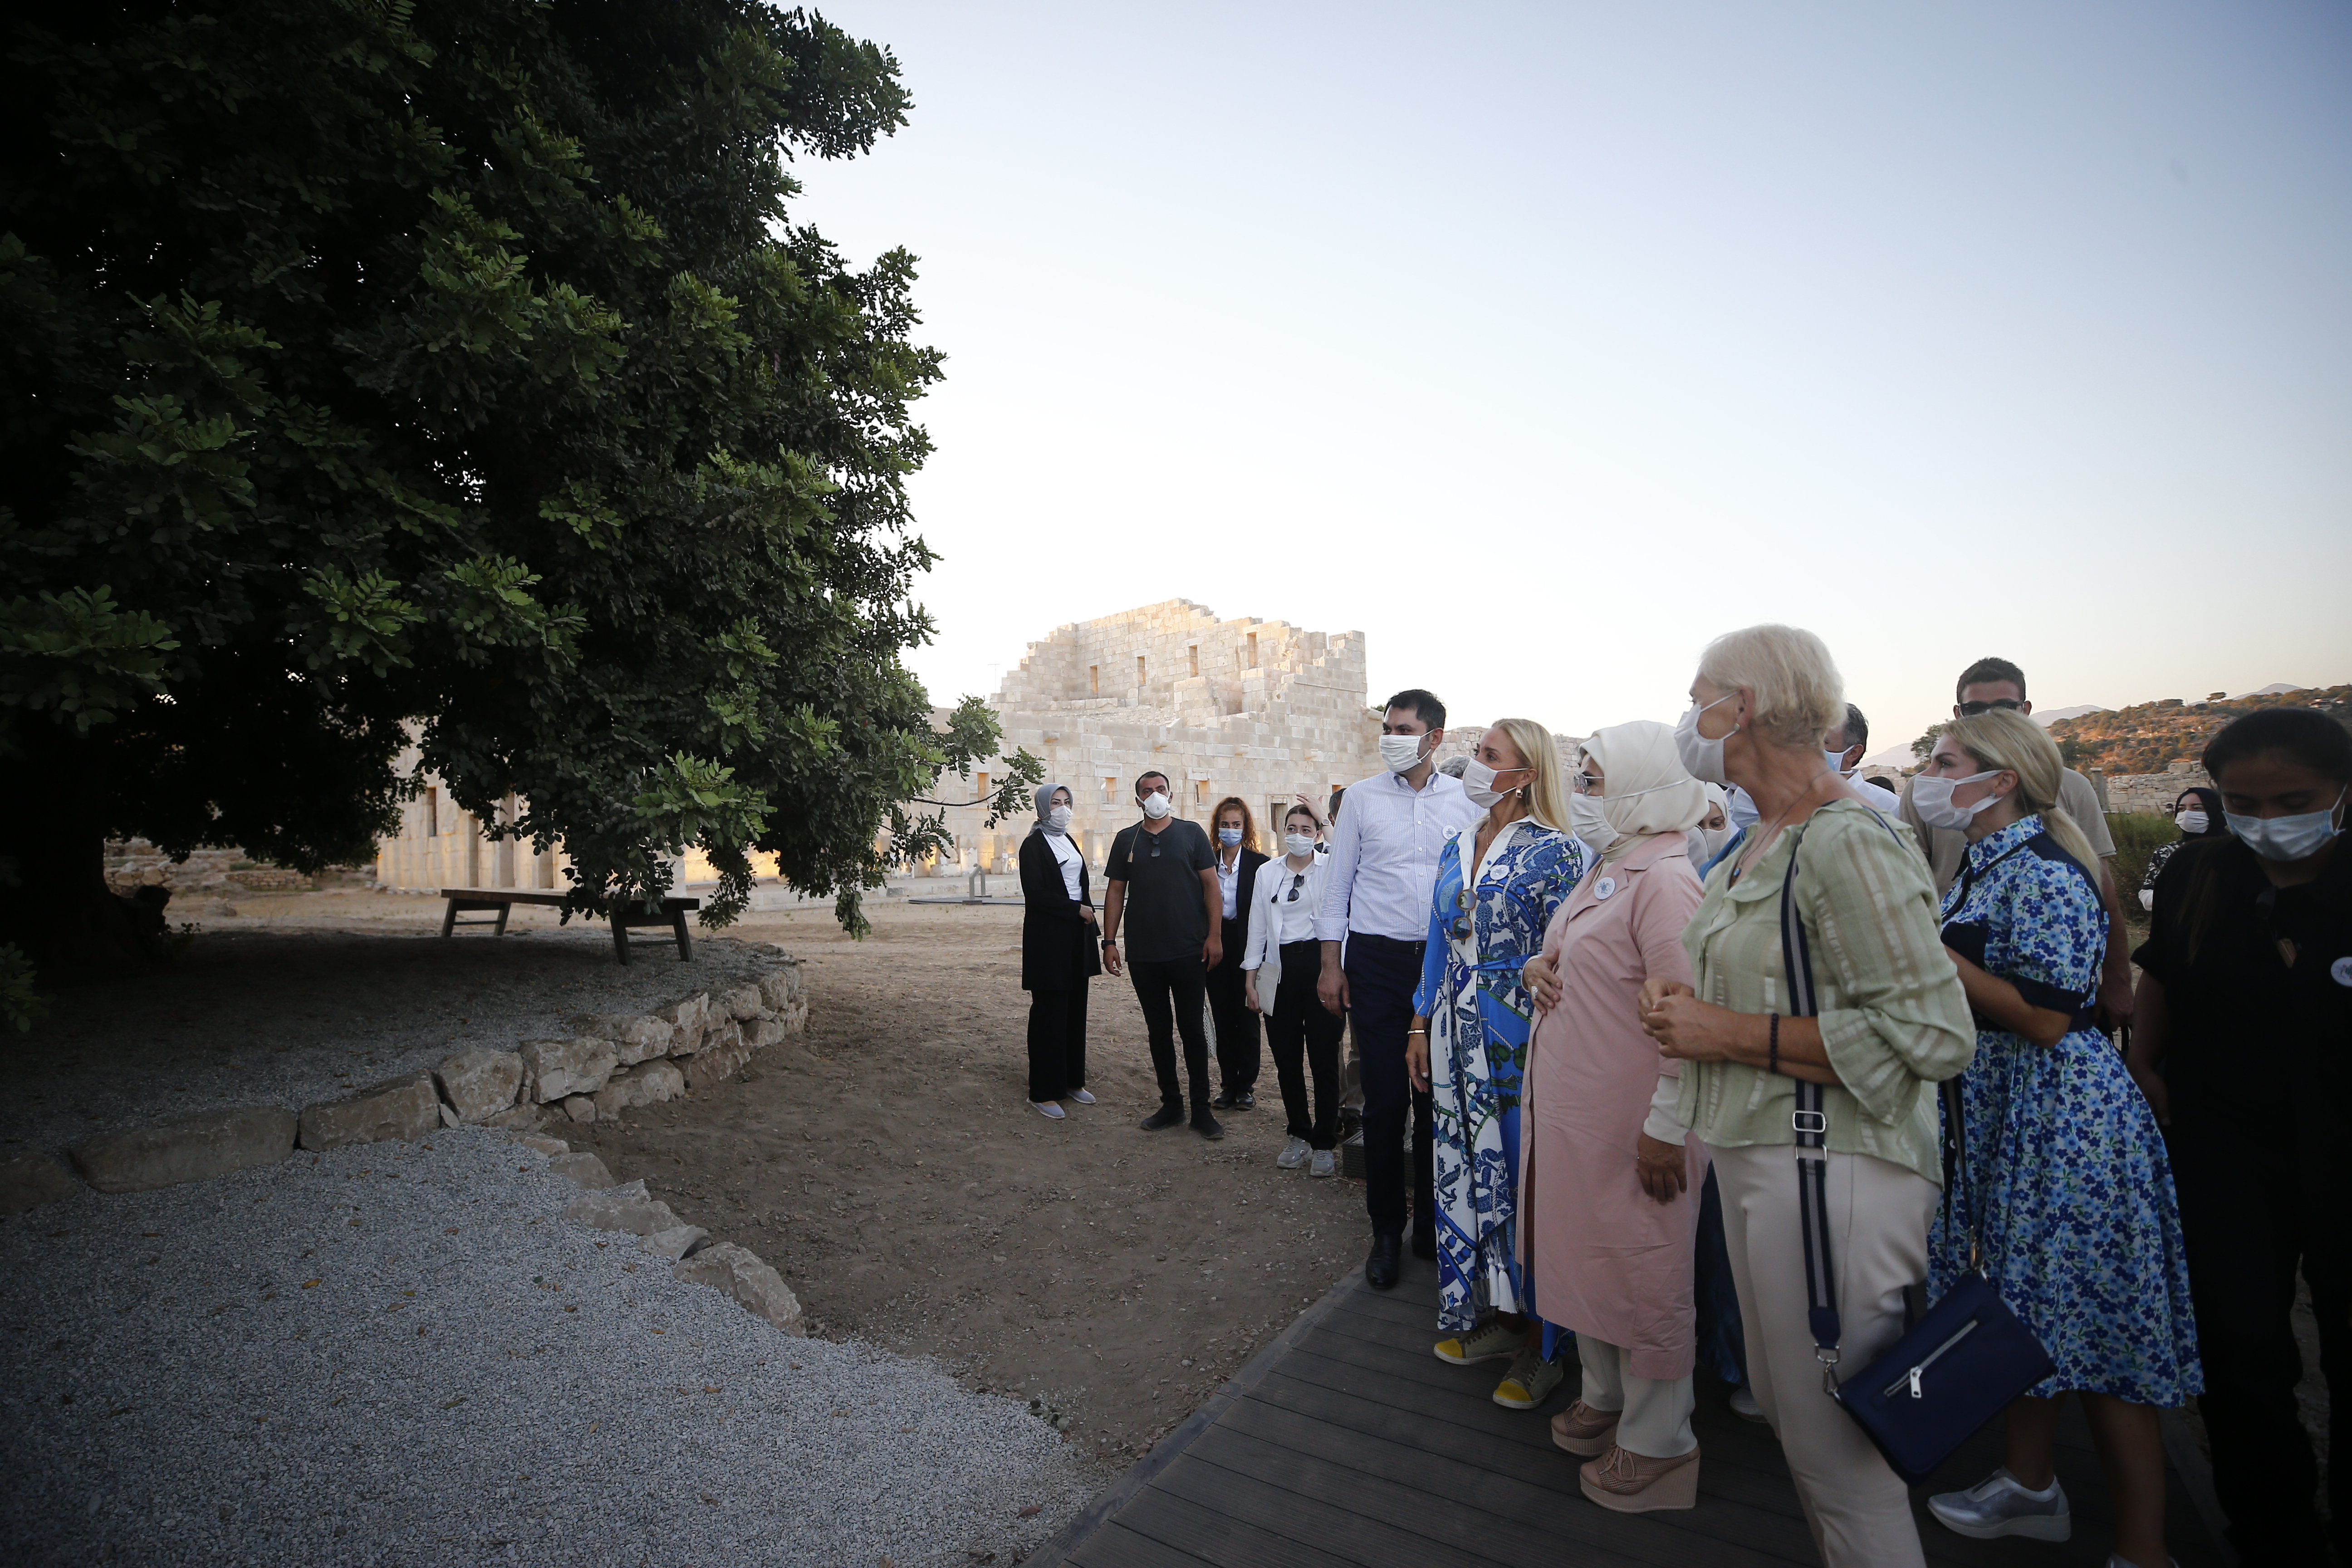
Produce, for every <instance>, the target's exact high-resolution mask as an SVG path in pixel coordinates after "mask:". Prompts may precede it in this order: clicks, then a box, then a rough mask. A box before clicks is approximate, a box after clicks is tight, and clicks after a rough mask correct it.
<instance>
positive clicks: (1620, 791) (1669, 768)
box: [1581, 719, 1706, 866]
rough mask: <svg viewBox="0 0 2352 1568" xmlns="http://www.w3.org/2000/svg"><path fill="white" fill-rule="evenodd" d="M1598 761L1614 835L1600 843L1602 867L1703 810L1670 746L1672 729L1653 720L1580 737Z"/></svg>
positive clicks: (1702, 795) (1697, 789)
mask: <svg viewBox="0 0 2352 1568" xmlns="http://www.w3.org/2000/svg"><path fill="white" fill-rule="evenodd" d="M1581 750H1582V752H1583V754H1584V755H1586V756H1588V757H1590V758H1591V759H1592V760H1593V761H1594V762H1596V763H1600V764H1601V773H1602V775H1603V777H1602V781H1601V815H1602V816H1605V817H1606V818H1608V821H1609V826H1610V827H1611V828H1612V830H1613V831H1614V832H1615V834H1616V837H1615V838H1614V839H1613V840H1612V841H1611V842H1610V843H1608V844H1605V845H1603V846H1601V864H1602V865H1603V866H1606V865H1609V864H1611V863H1612V862H1614V861H1618V860H1622V859H1623V858H1625V857H1626V856H1628V855H1630V854H1632V853H1633V851H1634V850H1635V849H1638V848H1640V847H1641V845H1642V840H1643V839H1644V838H1649V837H1654V836H1655V835H1657V834H1661V833H1680V832H1682V831H1684V830H1685V828H1688V827H1690V826H1692V825H1693V824H1695V823H1696V822H1697V821H1698V819H1699V818H1700V817H1702V816H1706V789H1705V788H1704V787H1703V786H1702V785H1701V784H1699V782H1698V781H1697V780H1696V779H1695V778H1693V777H1691V776H1690V772H1689V770H1688V769H1686V768H1685V767H1684V766H1683V764H1682V759H1681V757H1680V756H1678V755H1677V754H1676V753H1675V729H1674V726H1673V725H1671V724H1661V723H1659V722H1657V721H1655V720H1654V719H1636V720H1634V721H1633V722H1632V723H1630V724H1612V725H1611V726H1609V728H1607V729H1605V730H1602V731H1599V732H1597V733H1596V734H1594V735H1593V737H1592V738H1591V740H1589V741H1587V742H1584V745H1583V746H1582V748H1581Z"/></svg>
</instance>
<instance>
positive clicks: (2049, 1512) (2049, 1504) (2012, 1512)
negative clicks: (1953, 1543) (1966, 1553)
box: [1927, 1469, 2074, 1541]
mask: <svg viewBox="0 0 2352 1568" xmlns="http://www.w3.org/2000/svg"><path fill="white" fill-rule="evenodd" d="M1927 1511H1928V1512H1930V1513H1932V1514H1934V1515H1935V1516H1936V1522H1937V1523H1938V1524H1940V1525H1942V1526H1943V1527H1944V1528H1945V1529H1947V1530H1948V1531H1952V1532H1953V1533H1954V1534H1956V1535H1965V1536H1969V1537H1970V1538H1971V1539H1973V1540H1977V1541H1990V1540H1992V1539H1994V1538H1995V1537H1997V1536H2003V1535H2022V1536H2024V1537H2025V1538H2026V1539H2027V1540H2029V1541H2063V1540H2065V1539H2066V1538H2067V1537H2068V1536H2070V1535H2072V1534H2074V1514H2073V1513H2072V1512H2071V1511H2070V1510H2068V1509H2067V1507H2066V1489H2065V1488H2064V1487H2063V1486H2060V1485H2059V1484H2058V1481H2057V1479H2056V1478H2055V1477H2053V1478H2052V1479H2051V1482H2050V1489H2049V1490H2048V1491H2046V1492H2042V1493H2040V1494H2036V1493H2033V1492H2030V1491H2028V1490H2026V1489H2025V1488H2024V1486H2023V1485H2022V1484H2021V1483H2020V1482H2019V1480H2018V1479H2017V1478H2016V1477H2015V1476H2012V1475H2011V1474H2010V1473H2009V1471H2008V1470H2006V1469H1999V1470H1995V1471H1994V1472H1993V1473H1992V1474H1990V1475H1989V1476H1987V1477H1986V1478H1985V1479H1982V1480H1980V1481H1979V1482H1978V1483H1977V1484H1976V1485H1974V1486H1972V1487H1970V1488H1969V1489H1968V1490H1966V1491H1964V1492H1939V1493H1937V1495H1936V1496H1934V1497H1931V1498H1929V1499H1928V1500H1927Z"/></svg>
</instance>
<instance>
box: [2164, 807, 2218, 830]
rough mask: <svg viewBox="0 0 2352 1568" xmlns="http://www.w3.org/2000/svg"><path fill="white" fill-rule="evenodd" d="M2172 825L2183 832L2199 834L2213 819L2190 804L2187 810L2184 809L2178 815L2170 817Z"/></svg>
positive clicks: (2211, 824)
mask: <svg viewBox="0 0 2352 1568" xmlns="http://www.w3.org/2000/svg"><path fill="white" fill-rule="evenodd" d="M2172 826H2175V827H2178V828H2179V829H2180V831H2181V832H2183V833H2188V834H2199V833H2202V832H2204V831H2205V830H2206V829H2207V828H2209V827H2210V826H2213V819H2212V818H2211V817H2210V816H2206V815H2205V814H2204V813H2203V812H2201V811H2199V810H2197V809H2196V808H2195V807H2193V806H2192V807H2190V808H2189V810H2187V811H2184V812H2182V813H2181V814H2180V815H2179V816H2176V817H2174V818H2173V819H2172Z"/></svg>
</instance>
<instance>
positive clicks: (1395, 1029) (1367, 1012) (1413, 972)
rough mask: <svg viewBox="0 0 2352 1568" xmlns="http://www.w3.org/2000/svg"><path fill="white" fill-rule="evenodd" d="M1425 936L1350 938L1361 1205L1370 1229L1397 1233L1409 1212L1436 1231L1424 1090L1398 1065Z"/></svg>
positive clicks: (1409, 1022)
mask: <svg viewBox="0 0 2352 1568" xmlns="http://www.w3.org/2000/svg"><path fill="white" fill-rule="evenodd" d="M1426 945H1427V944H1426V943H1423V942H1398V941H1395V940H1394V939H1392V938H1390V937H1384V936H1350V937H1349V938H1348V960H1347V973H1348V1014H1349V1018H1350V1019H1351V1020H1352V1021H1353V1022H1354V1024H1355V1028H1356V1049H1357V1051H1358V1052H1359V1053H1360V1055H1361V1057H1362V1058H1363V1064H1364V1209H1365V1212H1366V1213H1367V1214H1369V1215H1370V1216H1371V1221H1372V1234H1373V1235H1374V1236H1401V1235H1402V1234H1403V1233H1404V1227H1405V1221H1406V1220H1407V1219H1408V1218H1409V1217H1411V1215H1412V1214H1413V1213H1414V1212H1416V1211H1417V1212H1418V1213H1419V1214H1420V1215H1421V1224H1422V1226H1423V1227H1425V1228H1428V1229H1430V1230H1431V1231H1432V1233H1434V1230H1435V1226H1436V1220H1435V1215H1436V1210H1435V1207H1434V1205H1433V1197H1432V1194H1433V1193H1434V1191H1435V1189H1436V1184H1437V1177H1436V1166H1435V1158H1434V1152H1433V1149H1432V1146H1431V1142H1430V1127H1429V1096H1428V1095H1427V1094H1426V1093H1425V1092H1421V1091H1417V1090H1415V1089H1413V1087H1412V1080H1411V1079H1407V1078H1406V1077H1405V1073H1404V1045H1405V1031H1406V1030H1408V1029H1410V1028H1412V994H1413V992H1414V991H1415V990H1417V989H1419V988H1420V985H1421V960H1422V950H1423V948H1424V947H1425V946H1426ZM1408 1109H1410V1110H1412V1167H1411V1168H1412V1201H1411V1202H1410V1203H1408V1202H1407V1199H1406V1185H1405V1172H1406V1163H1405V1152H1404V1134H1405V1112H1406V1110H1408Z"/></svg>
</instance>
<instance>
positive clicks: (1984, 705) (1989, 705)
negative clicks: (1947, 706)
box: [1960, 697, 2025, 719]
mask: <svg viewBox="0 0 2352 1568" xmlns="http://www.w3.org/2000/svg"><path fill="white" fill-rule="evenodd" d="M2024 706H2025V704H2024V703H2022V702H2021V701H2019V700H2017V699H2016V698H2014V697H1996V698H1994V699H1993V700H1991V701H1990V702H1963V703H1961V704H1960V717H1961V718H1963V719H1973V718H1975V717H1976V716H1977V715H1978V714H1979V713H1982V712H1984V711H1986V710H1989V709H1993V708H2006V709H2008V710H2010V711H2011V712H2012V713H2014V712H2016V711H2017V710H2019V709H2021V708H2022V707H2024Z"/></svg>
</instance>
